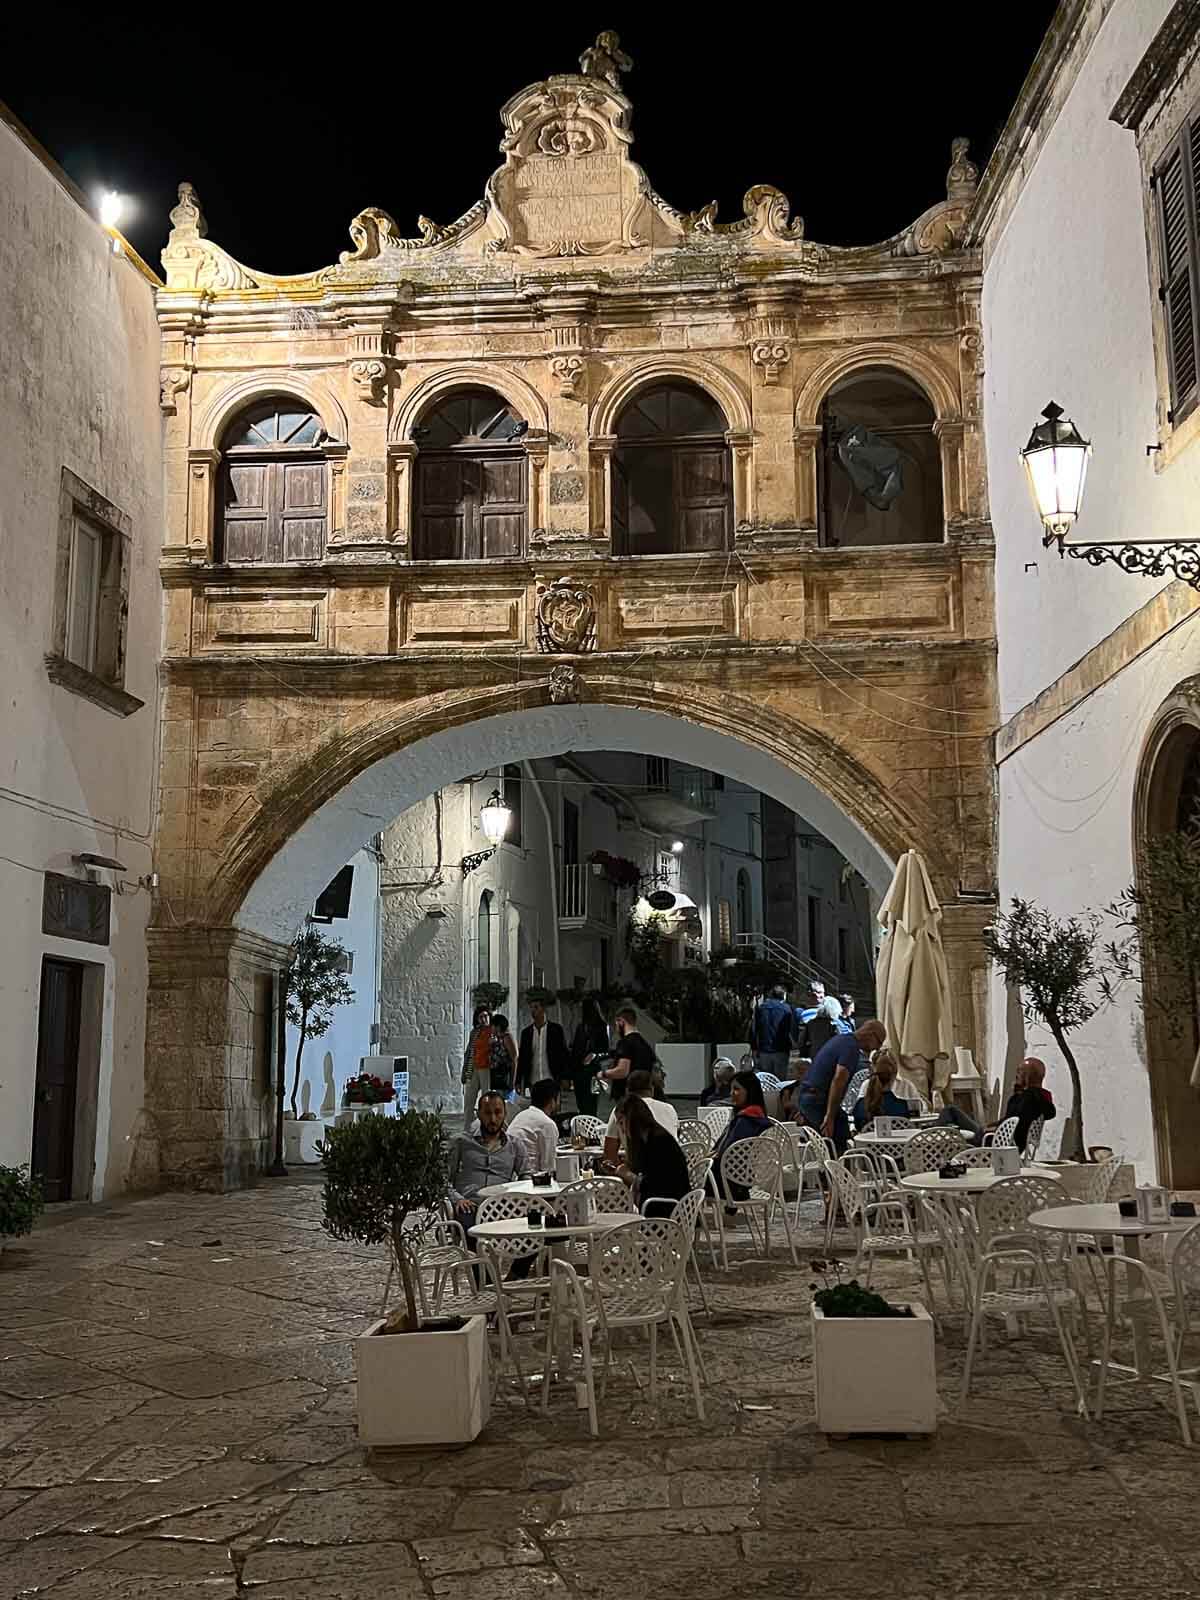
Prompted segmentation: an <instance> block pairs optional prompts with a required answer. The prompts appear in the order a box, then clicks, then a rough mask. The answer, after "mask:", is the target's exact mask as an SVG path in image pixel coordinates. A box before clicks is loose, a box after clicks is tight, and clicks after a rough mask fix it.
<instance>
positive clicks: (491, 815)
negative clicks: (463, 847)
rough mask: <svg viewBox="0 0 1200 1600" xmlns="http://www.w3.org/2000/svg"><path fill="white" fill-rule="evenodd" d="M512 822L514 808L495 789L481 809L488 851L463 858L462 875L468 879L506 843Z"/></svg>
mask: <svg viewBox="0 0 1200 1600" xmlns="http://www.w3.org/2000/svg"><path fill="white" fill-rule="evenodd" d="M511 820H512V807H511V806H509V805H506V804H505V802H504V797H503V795H502V794H501V793H500V791H499V789H493V790H492V792H491V794H490V795H488V797H487V799H486V800H485V801H484V803H483V805H482V806H480V808H479V826H480V827H481V828H482V829H483V836H484V838H485V839H486V840H487V841H488V844H489V848H488V849H487V850H476V851H474V852H473V853H472V854H471V855H469V856H464V857H463V858H462V875H463V877H464V878H465V877H467V875H468V874H469V873H472V872H474V871H475V869H476V867H481V866H482V865H483V863H484V862H485V861H489V860H490V859H491V858H492V856H494V855H495V854H496V851H497V850H498V849H499V848H500V846H501V844H502V843H503V841H504V836H505V834H507V832H508V824H509V822H510V821H511Z"/></svg>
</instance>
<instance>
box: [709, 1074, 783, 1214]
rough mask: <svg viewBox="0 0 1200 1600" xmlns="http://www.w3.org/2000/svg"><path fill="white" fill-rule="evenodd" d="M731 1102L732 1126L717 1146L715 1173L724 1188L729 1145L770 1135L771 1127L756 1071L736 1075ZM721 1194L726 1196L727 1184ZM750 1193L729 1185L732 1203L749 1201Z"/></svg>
mask: <svg viewBox="0 0 1200 1600" xmlns="http://www.w3.org/2000/svg"><path fill="white" fill-rule="evenodd" d="M729 1100H730V1104H731V1105H732V1106H733V1115H732V1116H731V1117H730V1119H729V1126H728V1127H727V1128H726V1129H725V1132H724V1133H723V1134H722V1135H721V1137H720V1138H719V1139H718V1140H717V1142H716V1144H715V1145H714V1146H713V1171H714V1172H715V1173H716V1174H717V1182H718V1185H722V1180H721V1157H722V1155H723V1154H724V1153H725V1151H726V1150H728V1149H729V1146H730V1145H731V1144H737V1143H738V1141H739V1140H740V1139H757V1137H758V1135H759V1134H760V1133H766V1131H767V1129H768V1128H769V1127H770V1126H771V1119H770V1117H768V1116H767V1104H766V1101H765V1100H764V1099H763V1087H762V1084H761V1083H760V1082H759V1079H758V1074H757V1073H756V1072H735V1073H734V1075H733V1082H732V1083H731V1084H730V1085H729ZM721 1193H722V1194H724V1193H725V1189H724V1187H723V1185H722V1186H721ZM749 1194H750V1191H749V1189H747V1188H746V1187H745V1186H744V1185H743V1184H740V1183H733V1184H730V1186H729V1194H728V1198H729V1199H730V1200H745V1199H746V1198H747V1197H748V1196H749Z"/></svg>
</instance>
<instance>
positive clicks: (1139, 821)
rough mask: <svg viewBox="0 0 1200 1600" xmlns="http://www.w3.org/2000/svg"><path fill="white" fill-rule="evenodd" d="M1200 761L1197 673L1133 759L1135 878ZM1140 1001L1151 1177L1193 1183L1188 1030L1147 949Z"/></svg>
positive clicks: (1195, 1116)
mask: <svg viewBox="0 0 1200 1600" xmlns="http://www.w3.org/2000/svg"><path fill="white" fill-rule="evenodd" d="M1198 760H1200V678H1188V679H1186V680H1184V681H1183V682H1182V683H1180V684H1178V685H1176V687H1175V688H1174V689H1173V690H1172V692H1171V693H1170V694H1169V695H1168V696H1167V698H1166V699H1165V700H1164V701H1163V703H1162V704H1161V705H1160V706H1159V708H1158V711H1157V712H1156V713H1155V715H1154V717H1153V719H1152V721H1151V723H1150V727H1149V729H1148V730H1147V733H1146V737H1145V739H1144V741H1143V743H1142V751H1141V755H1140V757H1139V760H1138V767H1137V776H1136V778H1135V780H1134V791H1133V818H1132V822H1133V859H1134V870H1135V873H1136V874H1137V876H1138V877H1139V878H1140V877H1141V876H1142V874H1143V872H1144V870H1145V860H1146V849H1147V845H1148V844H1149V841H1150V839H1151V838H1152V837H1153V836H1154V835H1155V834H1159V833H1168V832H1171V831H1173V830H1174V829H1175V828H1176V827H1177V825H1178V812H1179V801H1180V793H1181V790H1182V787H1183V784H1184V781H1185V778H1186V776H1187V775H1188V768H1189V766H1191V767H1192V773H1193V776H1194V765H1195V763H1196V762H1197V761H1198ZM1142 977H1143V983H1144V989H1145V995H1146V999H1147V1000H1148V1001H1149V1004H1147V1005H1146V1007H1145V1025H1146V1057H1147V1067H1148V1069H1149V1080H1150V1105H1151V1120H1152V1122H1153V1126H1154V1141H1155V1155H1156V1161H1157V1166H1158V1176H1159V1181H1160V1182H1162V1183H1164V1184H1166V1185H1167V1186H1168V1187H1170V1188H1173V1189H1193V1188H1196V1187H1197V1186H1200V1094H1197V1092H1196V1090H1195V1089H1193V1088H1192V1087H1191V1084H1190V1078H1191V1074H1192V1070H1193V1066H1194V1061H1195V1051H1194V1049H1193V1044H1192V1034H1191V1030H1190V1029H1185V1030H1183V1031H1182V1032H1178V1031H1176V1029H1175V1028H1173V1027H1172V1026H1170V1025H1169V1023H1168V1018H1167V1016H1166V1013H1165V1011H1164V1008H1163V1005H1162V1004H1160V1003H1156V1002H1160V1001H1162V1000H1165V999H1166V998H1167V997H1166V994H1165V985H1164V981H1163V978H1162V977H1161V975H1160V974H1159V973H1158V972H1157V971H1156V970H1155V965H1154V962H1153V960H1152V959H1151V957H1150V955H1149V954H1148V952H1146V951H1143V955H1142Z"/></svg>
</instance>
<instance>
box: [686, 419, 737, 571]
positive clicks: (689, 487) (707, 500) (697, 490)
mask: <svg viewBox="0 0 1200 1600" xmlns="http://www.w3.org/2000/svg"><path fill="white" fill-rule="evenodd" d="M729 506H730V493H729V450H728V448H726V447H723V446H716V447H711V448H710V447H705V446H696V445H684V446H680V447H678V448H677V449H676V451H675V515H676V526H677V528H678V538H677V543H676V546H675V548H676V549H677V550H724V549H725V546H726V544H727V543H728V535H729V521H730V516H729Z"/></svg>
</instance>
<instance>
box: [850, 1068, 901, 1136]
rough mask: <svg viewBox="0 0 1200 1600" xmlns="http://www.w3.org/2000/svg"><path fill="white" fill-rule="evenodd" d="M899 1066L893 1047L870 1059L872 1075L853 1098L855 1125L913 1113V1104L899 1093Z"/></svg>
mask: <svg viewBox="0 0 1200 1600" xmlns="http://www.w3.org/2000/svg"><path fill="white" fill-rule="evenodd" d="M899 1070H900V1067H899V1063H898V1062H897V1060H896V1058H895V1056H894V1055H893V1054H892V1052H891V1051H890V1050H877V1051H876V1052H875V1059H874V1061H872V1063H871V1076H870V1077H869V1078H868V1079H867V1082H866V1085H865V1086H864V1089H863V1092H862V1094H861V1095H860V1096H859V1097H858V1099H857V1100H856V1101H855V1102H854V1108H853V1111H852V1112H851V1115H852V1116H853V1118H854V1126H855V1127H856V1128H857V1129H858V1130H859V1132H861V1131H862V1129H863V1128H865V1127H866V1125H867V1123H868V1122H871V1121H873V1120H874V1118H876V1117H911V1116H912V1106H911V1105H910V1104H909V1102H908V1101H907V1100H901V1098H900V1096H899V1095H898V1094H897V1093H896V1074H897V1072H899Z"/></svg>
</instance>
